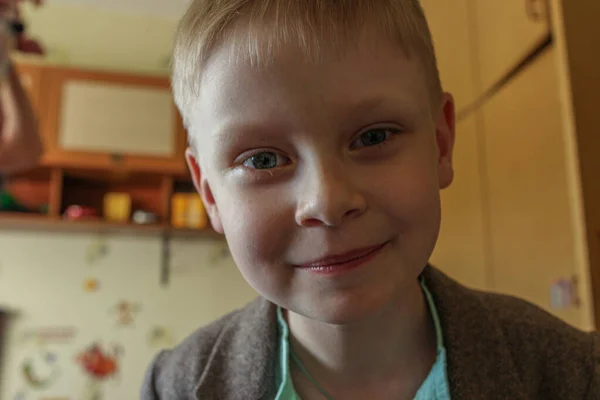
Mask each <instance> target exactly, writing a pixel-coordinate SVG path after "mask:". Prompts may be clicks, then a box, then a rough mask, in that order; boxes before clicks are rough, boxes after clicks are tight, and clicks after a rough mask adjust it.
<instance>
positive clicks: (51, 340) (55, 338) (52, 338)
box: [22, 326, 77, 345]
mask: <svg viewBox="0 0 600 400" xmlns="http://www.w3.org/2000/svg"><path fill="white" fill-rule="evenodd" d="M76 334H77V329H76V328H74V327H71V326H56V327H42V328H34V329H27V330H25V331H24V332H23V334H22V340H23V342H35V344H38V345H45V344H68V343H71V342H72V341H73V339H74V338H75V336H76Z"/></svg>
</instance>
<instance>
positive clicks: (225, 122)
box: [142, 0, 600, 400]
mask: <svg viewBox="0 0 600 400" xmlns="http://www.w3.org/2000/svg"><path fill="white" fill-rule="evenodd" d="M173 88H174V94H175V98H176V101H177V104H178V106H179V107H180V109H181V111H182V115H183V116H184V119H185V123H186V126H187V127H188V130H189V135H190V143H191V146H190V150H189V151H188V153H187V160H188V163H189V166H190V170H191V173H192V176H193V179H194V182H195V184H196V186H197V189H198V191H199V192H200V194H201V195H202V198H203V199H204V202H205V205H206V207H207V211H208V213H209V216H210V219H211V222H212V225H213V227H214V228H215V230H217V231H219V232H221V233H223V234H225V236H226V237H227V240H228V243H229V246H230V249H231V253H232V255H233V257H234V260H235V262H236V264H237V265H238V267H239V269H240V271H241V273H242V274H243V276H244V277H245V278H246V280H247V281H248V282H249V283H250V285H252V287H253V288H254V289H256V291H257V292H258V293H259V294H260V295H261V296H260V298H259V299H257V300H256V301H255V302H253V303H251V304H249V305H248V306H246V307H245V308H244V309H242V310H239V311H236V312H233V313H231V314H229V315H227V316H225V317H223V318H222V319H220V320H219V321H217V322H215V323H213V324H211V325H209V326H207V327H204V328H202V329H200V330H199V331H198V332H196V333H194V334H193V335H192V336H191V337H189V338H188V339H187V340H186V341H185V342H183V343H182V344H181V345H180V346H179V347H177V348H176V349H174V350H170V351H165V352H162V353H161V354H159V355H158V356H157V357H156V359H155V360H154V362H153V364H152V366H151V367H150V368H149V370H148V373H147V375H146V378H145V382H144V385H143V388H142V398H143V399H219V400H226V399H279V400H287V399H297V398H302V399H308V400H313V399H344V400H346V399H413V398H417V399H449V398H452V399H598V398H600V347H599V343H598V337H597V336H592V335H591V334H585V333H582V332H579V331H577V330H575V329H573V328H571V327H569V326H567V325H565V324H563V323H562V322H560V321H558V320H557V319H555V318H553V317H551V316H549V315H548V314H546V313H545V312H543V311H541V310H539V309H537V308H536V307H534V306H532V305H529V304H527V303H525V302H523V301H520V300H517V299H514V298H509V297H504V296H498V295H491V294H485V293H479V292H474V291H471V290H468V289H466V288H464V287H462V286H460V285H459V284H457V283H456V282H454V281H452V280H451V279H449V278H448V277H446V276H444V275H443V274H442V273H441V272H439V271H437V270H436V269H434V268H433V267H431V266H428V259H429V257H430V255H431V253H432V251H433V248H434V246H435V243H436V240H437V236H438V231H439V226H440V218H441V217H440V195H439V191H440V189H443V188H445V187H447V186H448V185H450V183H451V182H452V179H453V170H452V148H453V143H454V107H453V100H452V97H451V96H450V95H449V94H447V93H444V92H443V91H442V88H441V84H440V80H439V77H438V71H437V66H436V61H435V55H434V50H433V45H432V43H431V37H430V34H429V30H428V27H427V23H426V21H425V18H424V16H423V12H422V10H421V8H420V6H419V3H418V1H417V0H352V1H327V0H302V1H292V0H253V1H249V0H212V1H209V0H194V1H192V3H191V5H190V9H189V11H188V13H187V14H186V16H185V17H184V19H183V21H182V23H181V26H180V30H179V33H178V37H177V41H176V47H175V53H174V69H173Z"/></svg>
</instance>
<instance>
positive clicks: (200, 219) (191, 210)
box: [187, 194, 208, 229]
mask: <svg viewBox="0 0 600 400" xmlns="http://www.w3.org/2000/svg"><path fill="white" fill-rule="evenodd" d="M207 225H208V216H207V215H206V209H205V208H204V203H203V202H202V198H201V197H200V195H198V194H191V195H190V197H189V198H188V205H187V227H188V228H192V229H204V228H206V227H207Z"/></svg>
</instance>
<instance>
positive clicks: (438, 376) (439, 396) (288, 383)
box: [275, 279, 450, 400]
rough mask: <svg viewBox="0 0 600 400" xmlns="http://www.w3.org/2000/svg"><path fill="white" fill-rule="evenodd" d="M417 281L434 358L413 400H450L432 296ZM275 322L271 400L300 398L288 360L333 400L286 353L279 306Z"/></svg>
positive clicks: (286, 338)
mask: <svg viewBox="0 0 600 400" xmlns="http://www.w3.org/2000/svg"><path fill="white" fill-rule="evenodd" d="M419 282H420V283H421V288H422V289H423V293H424V294H425V298H426V300H427V305H428V307H429V312H430V314H431V316H432V318H433V325H434V326H435V336H436V342H437V357H436V360H435V363H434V364H433V367H432V368H431V371H430V372H429V375H428V376H427V378H425V381H424V382H423V383H422V384H421V387H420V388H419V390H418V392H417V395H416V396H415V400H450V388H449V387H450V386H449V384H448V376H447V373H446V349H445V347H444V338H443V335H442V327H441V324H440V319H439V316H438V313H437V309H436V307H435V302H434V301H433V296H432V295H431V292H429V290H428V289H427V286H426V285H425V281H424V280H423V279H420V280H419ZM277 319H278V324H279V352H278V357H277V360H276V363H275V368H276V369H275V376H276V380H277V387H278V390H277V396H276V397H275V400H300V396H299V395H298V393H296V390H295V389H294V383H293V382H292V375H291V373H290V360H291V359H292V358H293V359H294V361H295V362H296V363H297V364H298V367H299V368H300V369H301V370H302V372H303V373H304V374H305V375H306V376H307V378H308V379H309V380H311V381H312V383H313V384H314V385H315V387H316V388H317V389H319V390H320V391H321V393H323V395H324V396H325V398H327V399H329V400H333V398H332V397H331V396H330V395H329V394H327V392H326V391H325V390H324V389H323V388H322V387H321V386H320V385H319V384H318V383H317V381H316V380H315V379H314V378H313V377H312V376H311V375H310V374H309V373H308V371H307V370H306V369H305V368H304V366H303V365H302V363H301V362H300V360H299V359H298V358H297V357H296V356H295V355H294V354H293V353H292V352H291V351H290V345H289V328H288V325H287V322H286V321H285V318H284V317H283V312H282V310H281V308H280V307H278V308H277Z"/></svg>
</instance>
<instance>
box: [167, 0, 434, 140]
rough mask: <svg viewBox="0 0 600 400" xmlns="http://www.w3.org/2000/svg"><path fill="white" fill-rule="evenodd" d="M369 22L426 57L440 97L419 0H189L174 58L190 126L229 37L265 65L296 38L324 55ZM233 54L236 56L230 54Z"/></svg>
mask: <svg viewBox="0 0 600 400" xmlns="http://www.w3.org/2000/svg"><path fill="white" fill-rule="evenodd" d="M365 23H375V24H377V25H376V26H378V27H380V28H381V29H382V32H384V33H385V34H386V35H388V37H389V38H390V39H392V40H394V41H395V42H397V43H398V44H399V45H400V46H402V48H403V50H404V51H405V52H406V54H407V55H408V56H411V55H412V54H413V53H414V54H416V55H417V57H418V58H420V61H421V63H422V65H423V68H424V70H425V75H426V77H427V81H428V85H429V87H430V91H431V97H432V102H433V103H434V104H435V103H437V102H438V101H439V100H440V99H441V95H442V87H441V83H440V78H439V72H438V67H437V61H436V56H435V51H434V46H433V41H432V38H431V33H430V31H429V26H428V24H427V21H426V19H425V15H424V13H423V9H422V8H421V5H420V3H419V0H191V4H190V6H189V8H188V10H187V12H186V14H185V15H184V17H183V19H182V20H181V21H180V23H179V27H178V30H177V34H176V38H175V47H174V51H173V60H172V87H173V94H174V96H175V102H176V103H177V106H178V108H179V110H180V112H181V114H182V116H183V119H184V123H185V125H186V127H187V128H188V130H189V129H190V128H191V126H190V125H191V116H192V112H193V108H194V105H195V102H196V100H197V99H198V97H199V92H200V81H201V68H202V66H203V64H204V63H205V62H206V61H207V59H208V57H209V56H210V54H211V52H212V51H213V50H214V49H215V47H217V46H218V45H219V44H220V43H221V42H222V41H223V40H232V42H233V43H234V44H235V45H234V46H232V48H233V49H234V54H233V56H234V57H236V58H239V57H240V56H241V57H244V58H245V59H247V60H250V62H251V63H252V64H265V63H267V62H268V61H269V60H271V59H272V58H273V56H274V54H275V53H276V51H277V49H278V48H280V47H281V46H285V45H288V44H295V45H298V46H299V47H300V49H302V51H304V52H305V54H306V56H307V57H311V58H313V59H314V58H318V57H319V56H320V54H321V51H322V50H323V48H322V46H320V43H321V42H325V41H327V43H333V44H334V46H335V47H336V48H339V49H341V48H343V45H344V44H345V41H346V40H347V39H348V37H349V36H350V35H351V34H352V33H353V32H357V31H358V30H359V29H360V28H361V26H363V25H364V24H365ZM232 61H233V60H232Z"/></svg>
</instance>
